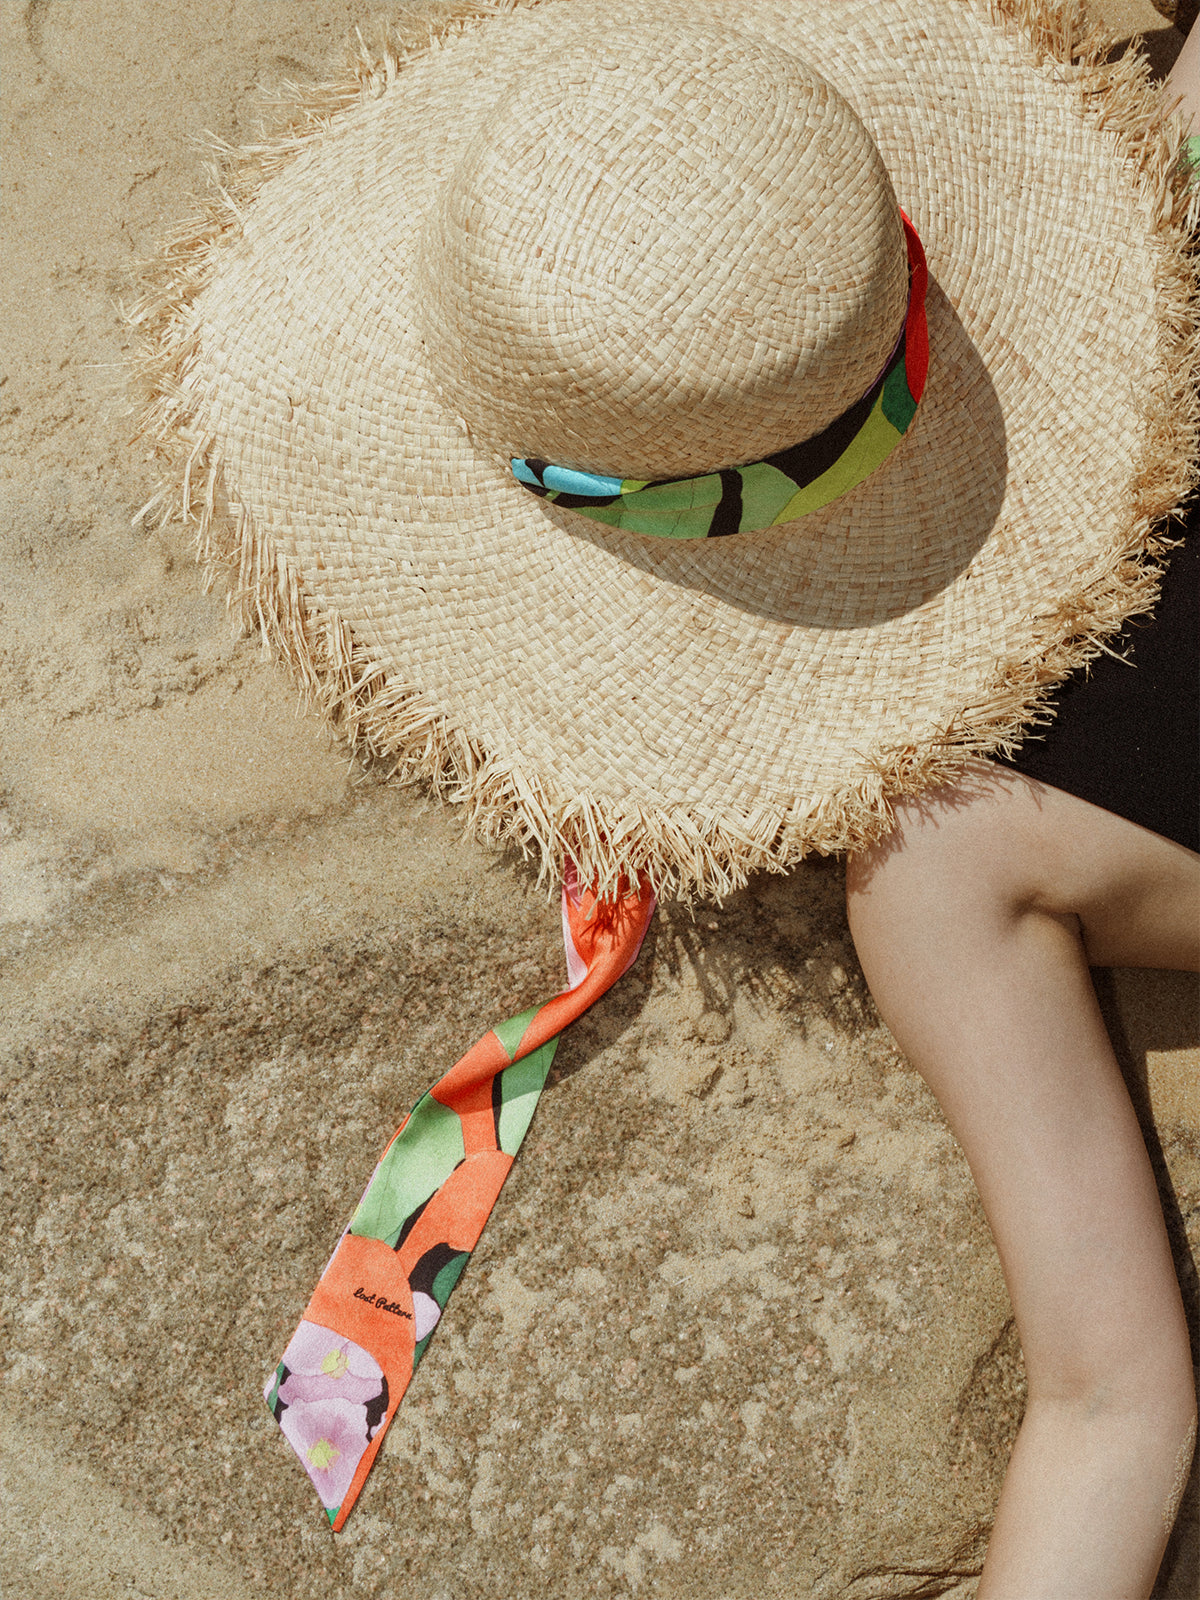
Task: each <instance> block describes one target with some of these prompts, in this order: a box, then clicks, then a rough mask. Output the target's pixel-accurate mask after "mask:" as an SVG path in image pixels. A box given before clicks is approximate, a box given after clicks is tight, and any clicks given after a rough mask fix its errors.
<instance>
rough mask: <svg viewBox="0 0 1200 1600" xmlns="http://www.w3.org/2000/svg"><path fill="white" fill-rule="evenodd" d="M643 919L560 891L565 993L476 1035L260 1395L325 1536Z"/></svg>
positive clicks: (410, 1132)
mask: <svg viewBox="0 0 1200 1600" xmlns="http://www.w3.org/2000/svg"><path fill="white" fill-rule="evenodd" d="M653 913H654V895H653V893H652V891H651V890H650V888H649V886H648V885H647V884H645V883H643V884H641V885H640V886H639V887H638V889H637V890H636V891H631V892H628V893H626V894H624V895H621V896H619V897H617V898H616V899H615V900H608V901H602V900H598V899H597V897H596V896H595V894H593V893H592V892H591V891H581V890H580V888H579V884H578V881H577V879H576V876H575V874H574V872H573V871H571V870H569V871H568V873H567V876H566V881H565V882H564V884H563V895H562V923H563V943H564V945H565V946H566V954H567V978H568V987H567V988H566V989H564V990H563V991H562V992H561V993H560V994H557V995H556V996H555V997H554V999H553V1000H550V1001H547V1003H546V1004H545V1005H543V1006H538V1007H535V1008H534V1009H533V1010H531V1011H523V1012H522V1013H521V1015H520V1016H517V1017H513V1018H512V1019H511V1020H510V1021H508V1022H504V1023H501V1024H500V1026H499V1027H497V1028H493V1029H492V1030H491V1031H490V1032H488V1033H486V1034H484V1036H483V1038H482V1039H481V1040H480V1041H479V1043H478V1044H477V1045H476V1046H475V1047H474V1049H472V1050H469V1051H468V1052H467V1054H466V1055H465V1056H464V1057H463V1058H462V1060H461V1061H460V1062H458V1064H457V1065H456V1066H454V1067H452V1068H451V1070H450V1071H449V1072H448V1073H447V1074H446V1075H445V1077H444V1078H443V1079H442V1080H441V1082H440V1083H438V1084H435V1086H434V1087H433V1088H432V1089H431V1090H430V1091H429V1093H428V1094H426V1095H423V1096H422V1097H421V1099H420V1100H418V1101H417V1103H416V1105H415V1106H414V1107H413V1109H412V1111H411V1112H410V1113H409V1115H408V1117H407V1118H406V1119H405V1121H404V1122H403V1123H402V1124H401V1126H400V1128H399V1129H398V1131H397V1132H396V1134H395V1135H394V1137H393V1138H392V1141H391V1143H390V1144H389V1145H388V1147H387V1149H386V1150H385V1151H384V1153H383V1155H382V1157H381V1158H380V1161H379V1165H378V1166H377V1167H376V1168H375V1173H374V1176H373V1177H372V1179H371V1181H370V1183H369V1184H368V1185H367V1188H366V1192H365V1194H364V1195H363V1197H362V1199H361V1200H360V1201H359V1204H358V1209H357V1210H356V1211H355V1213H354V1215H353V1217H352V1218H351V1219H350V1225H349V1227H348V1228H347V1229H346V1232H345V1233H344V1234H343V1235H342V1237H341V1239H340V1240H339V1242H338V1246H337V1249H336V1250H335V1251H334V1253H333V1257H332V1259H331V1260H330V1262H329V1265H328V1266H327V1267H326V1268H325V1271H324V1273H323V1274H322V1275H321V1281H320V1283H318V1285H317V1287H316V1289H315V1290H314V1291H313V1296H312V1299H311V1300H310V1301H309V1303H308V1307H307V1309H306V1310H305V1313H304V1317H303V1320H302V1321H301V1323H300V1326H299V1327H298V1328H297V1329H296V1332H295V1334H294V1335H293V1337H292V1340H291V1343H290V1344H289V1345H288V1347H287V1349H286V1350H285V1351H284V1353H283V1360H282V1361H281V1362H280V1363H279V1365H278V1367H277V1368H276V1369H275V1373H274V1375H273V1376H272V1378H271V1380H270V1382H269V1383H268V1384H267V1386H266V1389H265V1391H264V1395H265V1398H266V1402H267V1405H268V1406H269V1407H270V1409H271V1414H272V1415H273V1416H274V1418H275V1420H276V1421H277V1422H278V1423H279V1426H280V1427H281V1428H282V1430H283V1432H284V1435H285V1437H286V1438H287V1440H288V1443H289V1444H290V1445H291V1446H292V1449H293V1450H295V1452H296V1454H297V1455H298V1456H299V1457H300V1461H301V1463H302V1465H303V1467H304V1470H305V1471H306V1472H307V1473H308V1475H309V1477H310V1478H311V1479H312V1481H313V1486H314V1488H315V1489H316V1491H317V1494H318V1495H319V1496H320V1499H321V1504H322V1505H323V1506H324V1507H325V1513H326V1515H327V1516H328V1518H329V1521H330V1523H331V1524H332V1525H333V1531H334V1532H335V1533H336V1532H337V1531H338V1530H339V1529H340V1528H341V1526H342V1524H343V1523H344V1522H345V1520H346V1518H347V1517H348V1516H349V1514H350V1510H351V1507H352V1506H353V1505H354V1502H355V1501H356V1500H357V1498H358V1495H359V1491H360V1490H361V1489H362V1486H363V1484H364V1483H365V1482H366V1479H367V1474H368V1473H369V1472H370V1470H371V1464H372V1462H373V1461H374V1460H375V1456H376V1454H377V1453H378V1450H379V1446H380V1444H381V1443H382V1442H383V1436H384V1433H385V1432H386V1431H387V1426H388V1423H389V1422H390V1421H391V1420H392V1417H393V1416H394V1415H395V1413H396V1407H397V1406H398V1405H399V1404H400V1400H401V1397H402V1396H403V1394H404V1391H405V1390H406V1389H407V1387H408V1384H409V1380H410V1379H411V1378H412V1375H413V1372H414V1371H415V1370H416V1366H417V1363H418V1362H419V1361H420V1359H421V1357H422V1356H423V1355H424V1354H425V1350H426V1347H427V1346H428V1344H429V1340H430V1338H431V1337H432V1335H433V1330H434V1329H435V1328H436V1326H437V1324H438V1321H439V1320H440V1318H441V1315H442V1312H443V1310H444V1309H445V1306H446V1301H447V1300H448V1299H449V1297H450V1291H451V1290H452V1289H453V1288H454V1285H455V1284H456V1283H457V1282H458V1279H459V1276H460V1275H461V1273H462V1270H463V1268H464V1267H465V1266H466V1264H467V1258H468V1257H469V1255H470V1253H471V1251H472V1250H473V1249H474V1248H475V1243H476V1240H477V1239H478V1238H479V1235H480V1234H481V1233H482V1231H483V1226H484V1224H485V1223H486V1221H487V1219H488V1216H489V1215H490V1213H491V1210H492V1207H493V1206H494V1205H495V1203H496V1197H497V1196H498V1195H499V1193H500V1189H501V1186H502V1184H503V1183H504V1180H505V1178H506V1177H507V1176H508V1173H509V1169H510V1168H511V1166H512V1164H513V1157H514V1156H515V1155H516V1153H517V1150H518V1149H519V1148H520V1144H521V1140H522V1139H523V1138H524V1137H525V1130H526V1129H527V1128H528V1127H529V1123H530V1120H531V1119H532V1117H533V1113H534V1108H535V1107H536V1105H537V1103H538V1097H539V1096H540V1094H541V1092H542V1086H543V1085H544V1083H545V1081H546V1074H547V1073H548V1072H549V1070H550V1063H551V1062H552V1061H553V1060H554V1052H555V1050H556V1048H557V1046H558V1036H559V1034H560V1033H561V1032H562V1030H563V1029H564V1028H565V1027H566V1026H567V1024H568V1023H570V1022H574V1020H575V1019H576V1017H578V1016H580V1015H581V1014H582V1013H583V1012H584V1011H586V1010H587V1009H588V1007H589V1006H590V1005H592V1003H593V1002H594V1001H596V1000H598V999H599V998H600V996H601V995H602V994H604V993H605V991H606V990H608V989H609V988H611V987H612V985H613V984H614V983H615V982H616V981H617V979H618V978H619V977H620V976H621V975H622V973H624V972H627V971H628V970H629V968H630V967H631V966H632V965H633V963H634V961H636V959H637V955H638V951H639V950H640V949H641V947H642V940H643V938H644V937H645V934H646V929H647V928H648V927H649V925H650V918H651V916H652V915H653Z"/></svg>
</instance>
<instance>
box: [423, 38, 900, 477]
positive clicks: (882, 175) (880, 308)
mask: <svg viewBox="0 0 1200 1600" xmlns="http://www.w3.org/2000/svg"><path fill="white" fill-rule="evenodd" d="M583 9H584V8H583V7H580V8H578V9H577V8H576V7H572V8H571V11H572V13H573V14H574V18H575V25H574V26H573V27H572V28H571V29H570V31H569V32H566V31H565V30H554V31H553V33H552V36H551V38H550V39H549V40H548V41H547V42H546V43H545V44H544V45H543V47H542V48H541V49H539V50H536V51H534V52H531V54H530V56H529V57H528V59H527V62H526V71H525V73H524V74H523V76H522V77H521V78H520V79H519V80H518V81H517V82H516V83H513V84H511V85H510V87H509V88H508V89H507V90H506V92H505V93H504V94H503V95H502V96H501V97H500V99H499V100H498V102H497V103H496V106H495V108H494V110H493V112H492V114H491V115H490V116H489V117H488V118H487V119H486V120H485V122H484V124H483V126H482V128H481V130H480V132H479V134H478V135H477V136H476V138H475V139H474V140H473V141H472V143H471V145H470V146H469V147H468V149H467V151H466V153H465V155H464V156H463V158H462V160H461V161H460V162H459V164H458V166H457V167H456V169H455V170H454V172H453V174H452V175H451V178H450V180H449V182H448V184H447V186H446V189H445V191H444V193H443V196H442V199H441V203H440V204H439V205H438V206H436V207H435V208H434V210H433V212H432V213H431V215H430V217H429V219H428V221H427V223H426V226H425V228H424V231H423V235H422V238H421V241H420V247H419V250H418V256H417V263H416V282H415V285H414V288H415V291H416V292H415V297H414V298H415V304H416V306H417V307H418V311H417V316H418V323H419V326H420V329H421V332H422V334H423V336H424V339H425V343H426V347H427V353H428V359H429V364H430V368H431V371H432V373H433V376H434V379H435V382H436V383H437V385H438V387H439V389H440V391H441V394H442V398H443V399H444V401H445V402H446V403H447V405H448V406H449V407H450V408H451V409H452V410H454V411H455V412H456V413H457V414H458V415H459V416H461V417H462V419H463V420H464V421H465V423H466V424H467V426H468V428H469V430H470V432H471V435H472V437H473V438H474V439H475V441H476V442H477V444H480V445H482V446H484V447H488V448H493V449H495V450H497V451H498V452H499V453H500V454H502V455H503V456H505V457H509V456H526V457H542V458H545V459H548V460H551V461H555V462H557V463H559V464H560V465H563V466H569V467H574V468H577V469H579V470H581V471H586V472H595V473H605V474H610V475H613V476H618V477H626V478H667V477H679V476H686V475H690V474H693V473H697V472H707V471H712V470H715V469H717V468H720V467H724V466H733V465H739V464H741V463H744V462H747V461H753V460H757V459H761V458H762V457H763V456H765V455H768V454H770V453H772V452H773V451H776V450H780V449H784V448H786V447H787V446H789V445H793V444H796V443H799V442H801V441H803V440H804V439H807V438H809V437H811V436H812V435H813V434H816V433H819V432H820V431H821V430H822V429H823V428H825V427H827V426H828V424H829V423H830V422H832V421H833V420H834V418H836V417H837V416H838V415H839V414H840V413H841V412H842V411H843V410H845V408H846V407H847V406H848V405H850V404H852V403H853V402H854V401H855V400H857V399H858V398H859V397H860V396H861V395H862V394H863V392H864V391H865V390H866V389H867V388H868V387H869V385H870V384H871V382H872V380H873V379H874V378H875V377H876V375H877V374H878V372H879V370H880V368H881V367H882V366H883V364H884V362H885V361H886V359H887V356H888V354H889V352H890V351H891V349H892V346H893V344H894V342H895V339H896V337H897V334H898V332H899V330H900V326H901V323H902V321H903V318H904V310H905V305H906V301H907V289H908V276H907V263H906V252H905V246H904V238H903V231H902V226H901V222H900V217H899V212H898V208H897V204H896V198H895V195H894V193H893V191H892V187H891V182H890V180H889V178H888V175H887V172H886V170H885V168H884V166H883V162H882V160H881V158H880V156H879V153H878V151H877V150H876V148H875V145H874V142H873V141H872V139H871V136H870V134H869V133H868V132H867V130H866V128H865V127H864V126H863V124H862V122H861V121H860V120H859V118H858V117H857V115H856V114H855V112H854V111H853V110H852V109H851V107H850V106H849V104H848V103H847V102H846V100H845V99H843V97H842V96H841V95H840V94H838V93H837V91H836V90H834V89H833V88H832V87H831V86H830V85H829V84H828V83H827V82H826V81H825V80H824V79H823V78H822V77H821V76H820V74H819V73H817V72H816V71H815V70H814V69H813V68H812V67H810V66H809V65H808V64H807V63H806V62H803V61H801V60H799V59H798V58H797V57H795V56H793V55H791V54H788V53H787V52H784V51H782V50H780V49H777V48H775V47H773V46H771V45H769V44H767V43H765V42H764V41H762V40H756V39H753V38H751V37H749V36H747V35H745V34H742V33H739V32H737V31H736V30H734V29H730V28H726V27H721V26H716V25H711V24H707V23H704V24H696V25H694V26H692V27H688V28H683V29H681V28H680V27H679V26H678V25H675V26H672V27H670V28H665V27H660V26H653V25H651V26H646V25H645V24H642V25H640V26H638V27H637V28H636V29H631V28H620V27H618V28H613V27H608V26H605V25H603V22H602V20H596V21H591V22H589V21H586V20H585V19H584V18H583V17H582V16H581V13H582V11H583ZM591 9H592V8H590V7H589V8H588V10H591ZM592 17H593V18H596V17H597V13H596V12H595V11H592Z"/></svg>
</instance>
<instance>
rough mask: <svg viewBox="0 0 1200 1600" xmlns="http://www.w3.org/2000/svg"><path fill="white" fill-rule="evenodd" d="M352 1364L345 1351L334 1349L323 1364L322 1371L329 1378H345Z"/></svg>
mask: <svg viewBox="0 0 1200 1600" xmlns="http://www.w3.org/2000/svg"><path fill="white" fill-rule="evenodd" d="M349 1365H350V1362H349V1360H348V1358H347V1356H346V1352H345V1351H344V1350H338V1349H337V1348H336V1347H335V1348H334V1349H332V1350H331V1351H330V1352H329V1354H328V1355H327V1356H326V1357H325V1359H324V1361H322V1363H321V1371H322V1372H323V1373H324V1374H325V1376H326V1377H327V1378H344V1377H345V1376H346V1370H347V1368H348V1367H349Z"/></svg>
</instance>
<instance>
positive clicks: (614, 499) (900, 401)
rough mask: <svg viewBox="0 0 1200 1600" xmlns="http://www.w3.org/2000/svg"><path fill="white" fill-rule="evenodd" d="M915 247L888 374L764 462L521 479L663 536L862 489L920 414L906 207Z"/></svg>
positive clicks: (915, 275) (534, 469) (915, 271)
mask: <svg viewBox="0 0 1200 1600" xmlns="http://www.w3.org/2000/svg"><path fill="white" fill-rule="evenodd" d="M900 218H901V221H902V222H903V224H904V238H905V242H906V244H907V247H908V273H909V285H908V311H907V313H906V314H905V319H904V326H903V327H902V328H901V330H900V335H899V338H898V339H897V340H896V344H895V347H894V349H893V350H892V353H891V355H890V356H889V357H888V359H887V361H886V363H885V364H884V368H883V371H882V372H881V373H880V374H879V376H878V377H877V378H876V379H875V381H874V383H873V384H872V385H871V387H870V388H869V389H868V390H867V392H866V394H865V395H863V397H862V398H861V400H856V401H855V403H854V404H853V405H852V406H850V407H849V409H848V410H846V411H843V412H842V414H841V416H840V417H837V418H835V419H834V421H833V422H831V423H830V424H829V426H828V427H827V428H825V429H823V430H822V432H821V433H819V434H817V435H815V437H813V438H811V439H806V440H805V441H804V442H803V444H797V445H792V446H791V447H790V448H789V449H787V450H780V451H778V452H776V454H775V455H772V456H767V458H766V459H765V460H764V461H754V462H751V463H750V465H749V466H745V467H727V468H725V469H724V470H723V471H720V472H706V473H702V474H701V475H700V476H699V477H697V478H665V479H657V480H654V481H647V480H643V479H640V478H606V477H601V476H599V475H598V474H595V473H590V472H576V471H574V470H573V469H571V468H569V467H556V466H553V465H552V464H551V463H550V462H549V461H542V460H536V459H533V458H529V459H525V460H521V459H518V458H517V457H514V458H513V461H512V470H513V475H514V477H515V478H516V480H517V482H518V483H520V484H523V485H524V487H525V488H526V489H529V490H530V491H531V492H532V493H533V494H536V495H540V496H541V497H542V498H543V499H546V500H553V501H554V502H555V503H556V504H557V505H560V506H565V507H567V508H569V509H570V510H572V511H578V512H579V513H580V514H581V515H582V516H585V517H590V518H591V519H592V521H594V522H605V523H607V524H608V525H609V526H610V527H615V528H626V529H628V530H629V532H631V533H649V534H657V535H658V536H659V537H660V538H664V539H712V538H717V537H720V536H721V535H723V534H730V533H754V532H756V531H758V530H759V529H762V528H774V527H778V526H779V525H780V524H781V523H784V522H794V521H795V520H796V518H797V517H803V516H806V515H807V514H808V513H809V512H810V511H818V510H819V509H820V508H821V507H822V506H827V505H828V504H829V503H830V501H832V500H836V499H838V497H839V496H841V495H844V494H848V493H849V492H850V490H851V489H854V488H857V486H858V485H859V484H860V483H862V481H863V480H864V478H867V477H869V476H870V474H871V473H872V472H874V471H875V470H876V469H877V468H878V467H880V466H882V465H883V463H884V462H885V461H886V460H887V458H888V456H890V455H891V453H892V451H893V450H894V449H895V448H896V446H897V445H898V444H899V443H900V441H901V439H902V438H903V437H904V435H905V433H906V432H907V431H908V428H909V424H910V423H911V422H912V419H913V417H914V416H915V414H916V410H917V403H918V401H919V400H920V398H921V395H922V394H923V393H924V390H925V379H926V376H927V374H928V371H929V329H928V325H927V323H926V318H925V292H926V289H927V288H928V284H929V269H928V267H927V266H926V264H925V251H924V250H923V249H922V247H921V241H920V239H919V238H918V237H917V230H916V229H915V228H914V227H913V225H912V223H911V222H910V221H909V220H908V218H907V217H906V216H905V215H904V213H903V212H901V213H900Z"/></svg>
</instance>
